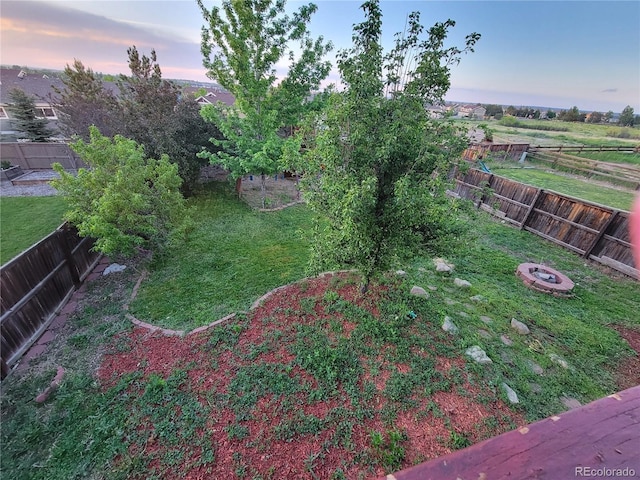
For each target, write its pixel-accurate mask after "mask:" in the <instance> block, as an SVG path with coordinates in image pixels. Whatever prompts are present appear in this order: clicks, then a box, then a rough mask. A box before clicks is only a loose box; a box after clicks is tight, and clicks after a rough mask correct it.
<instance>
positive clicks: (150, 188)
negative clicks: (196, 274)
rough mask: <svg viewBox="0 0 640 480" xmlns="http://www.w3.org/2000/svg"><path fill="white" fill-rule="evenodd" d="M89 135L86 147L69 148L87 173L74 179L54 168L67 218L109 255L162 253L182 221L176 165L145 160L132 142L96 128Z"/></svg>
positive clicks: (80, 144)
mask: <svg viewBox="0 0 640 480" xmlns="http://www.w3.org/2000/svg"><path fill="white" fill-rule="evenodd" d="M89 135H90V142H89V143H86V142H85V141H84V140H81V139H80V140H78V141H77V142H75V143H73V144H72V145H71V148H72V149H73V150H74V151H75V152H76V153H78V154H79V155H80V157H81V158H82V159H83V160H84V162H85V163H87V165H89V167H90V168H89V169H83V168H81V169H80V170H78V175H77V177H76V176H73V175H71V174H70V173H68V172H65V170H64V169H63V168H62V166H61V165H60V164H59V163H55V164H54V165H53V168H54V170H55V171H56V172H57V173H58V174H59V175H60V178H59V179H57V180H54V181H52V184H53V186H54V187H55V188H56V189H58V190H59V191H60V192H62V194H63V195H64V196H65V197H66V199H67V202H68V204H69V206H70V210H69V211H68V212H67V213H66V214H65V218H66V219H67V220H68V221H69V222H71V223H72V224H73V225H75V226H76V227H77V228H78V232H79V233H80V235H81V236H90V237H93V238H95V239H96V244H95V247H94V248H95V249H96V250H97V251H99V252H102V253H105V254H107V255H112V254H124V255H131V254H132V253H134V252H135V251H136V249H138V248H142V249H149V250H156V251H157V250H161V249H162V248H163V247H164V246H165V245H166V244H167V243H168V242H170V241H171V240H172V238H174V235H175V234H176V232H178V231H179V230H180V227H181V226H182V225H184V222H185V218H186V210H185V204H184V199H183V197H182V195H181V194H180V190H179V188H180V183H181V179H180V177H179V176H178V167H177V165H175V164H173V163H171V162H170V161H169V158H168V157H167V156H166V155H163V156H162V157H160V158H159V159H157V160H156V159H152V158H147V157H146V156H145V153H144V149H143V147H142V146H141V145H138V144H137V143H136V142H135V141H133V140H130V139H127V138H124V137H122V136H120V135H116V136H115V137H114V138H113V139H110V138H107V137H105V136H103V135H101V134H100V132H99V130H98V129H97V128H96V127H94V126H92V127H90V129H89Z"/></svg>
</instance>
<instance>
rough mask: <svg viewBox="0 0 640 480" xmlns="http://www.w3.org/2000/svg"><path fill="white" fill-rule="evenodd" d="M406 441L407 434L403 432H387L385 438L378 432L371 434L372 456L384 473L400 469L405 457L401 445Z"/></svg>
mask: <svg viewBox="0 0 640 480" xmlns="http://www.w3.org/2000/svg"><path fill="white" fill-rule="evenodd" d="M407 439H408V438H407V434H406V433H405V432H404V431H403V432H400V431H398V430H389V431H388V432H387V435H386V436H385V435H384V434H383V433H381V432H378V431H374V432H371V448H372V451H373V456H374V458H375V459H376V460H377V461H378V462H379V463H380V464H381V465H382V466H383V467H384V469H385V471H387V472H393V471H396V470H399V469H400V466H401V465H402V462H403V461H404V456H405V449H404V447H403V446H402V443H403V442H405V441H407Z"/></svg>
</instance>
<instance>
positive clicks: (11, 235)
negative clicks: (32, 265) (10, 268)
mask: <svg viewBox="0 0 640 480" xmlns="http://www.w3.org/2000/svg"><path fill="white" fill-rule="evenodd" d="M65 209H66V203H65V201H64V199H63V198H62V197H0V264H5V263H6V262H8V261H9V260H11V259H12V258H13V257H15V256H16V255H18V254H19V253H20V252H22V251H24V250H26V249H27V248H29V247H30V246H31V245H33V244H34V243H36V242H38V241H40V240H42V239H43V238H44V237H46V236H47V235H49V234H50V233H51V232H52V231H54V230H55V229H56V228H58V227H59V226H60V224H62V215H63V213H64V211H65Z"/></svg>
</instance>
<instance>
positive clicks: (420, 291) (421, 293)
mask: <svg viewBox="0 0 640 480" xmlns="http://www.w3.org/2000/svg"><path fill="white" fill-rule="evenodd" d="M409 293H411V295H415V296H417V297H422V298H429V294H428V293H427V291H426V290H425V289H424V288H422V287H418V286H416V285H414V286H413V288H412V289H411V292H409Z"/></svg>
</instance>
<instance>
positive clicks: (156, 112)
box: [117, 45, 222, 195]
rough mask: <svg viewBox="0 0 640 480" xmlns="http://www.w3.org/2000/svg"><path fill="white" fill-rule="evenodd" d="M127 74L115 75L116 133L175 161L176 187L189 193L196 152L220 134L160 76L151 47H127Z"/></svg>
mask: <svg viewBox="0 0 640 480" xmlns="http://www.w3.org/2000/svg"><path fill="white" fill-rule="evenodd" d="M127 55H128V57H129V69H130V70H131V75H130V76H127V75H120V78H119V80H118V82H117V83H118V86H119V89H120V111H121V115H120V118H121V122H120V123H121V124H120V126H119V129H118V133H120V134H121V135H123V136H125V137H127V138H131V139H133V140H135V141H136V142H138V143H140V144H142V145H144V149H145V153H146V155H147V156H149V157H153V158H159V157H160V156H161V155H163V154H166V155H169V158H170V160H171V161H172V162H174V163H176V164H177V165H178V173H179V175H180V177H181V178H182V180H183V182H182V187H181V188H182V192H183V193H184V194H185V195H191V194H192V193H193V190H194V188H195V185H196V183H197V181H198V179H199V177H200V169H201V167H202V166H203V165H204V164H205V163H206V161H205V160H202V159H200V158H199V157H198V156H197V154H198V153H199V152H200V151H201V150H202V149H204V148H206V147H207V146H210V139H211V138H215V139H218V140H221V139H222V135H221V133H220V131H219V130H218V128H217V126H216V125H215V124H213V123H210V122H206V121H205V120H204V119H203V118H202V116H201V115H200V106H199V105H198V103H197V102H196V100H195V97H193V96H187V95H182V93H181V91H180V88H179V87H178V86H177V85H175V84H174V83H172V82H170V81H168V80H164V79H163V78H162V71H161V69H160V65H159V64H158V61H157V56H156V52H155V50H151V54H150V56H149V57H147V56H146V55H140V53H139V52H138V50H137V48H136V47H135V45H134V46H133V47H131V48H129V49H128V50H127Z"/></svg>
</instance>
